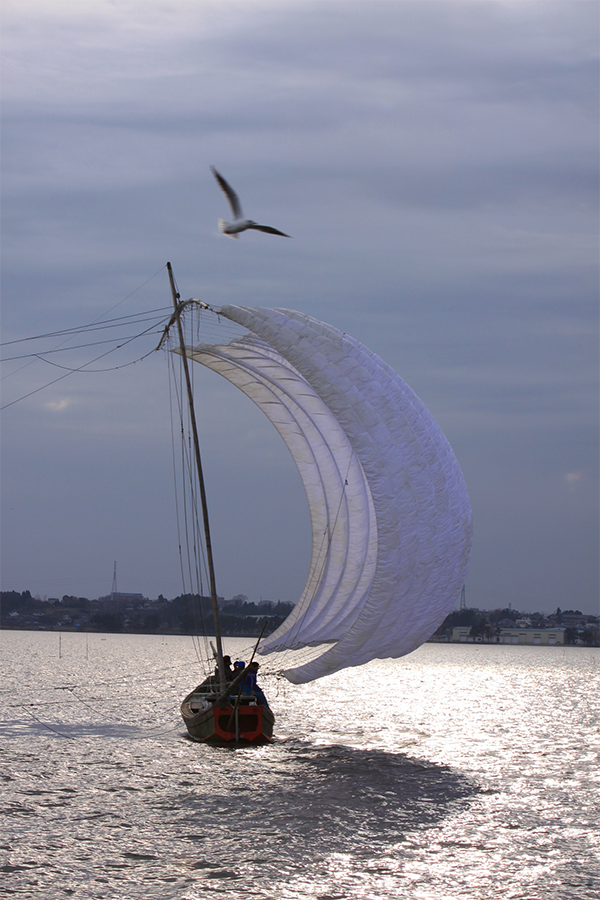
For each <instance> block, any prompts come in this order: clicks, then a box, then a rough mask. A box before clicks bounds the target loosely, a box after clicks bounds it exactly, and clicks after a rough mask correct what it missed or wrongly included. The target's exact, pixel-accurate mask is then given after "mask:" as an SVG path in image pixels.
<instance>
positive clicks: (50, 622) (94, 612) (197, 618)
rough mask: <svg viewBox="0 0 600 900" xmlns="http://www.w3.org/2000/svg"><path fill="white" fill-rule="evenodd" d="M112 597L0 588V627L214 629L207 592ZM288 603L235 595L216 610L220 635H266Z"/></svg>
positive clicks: (145, 630) (162, 631)
mask: <svg viewBox="0 0 600 900" xmlns="http://www.w3.org/2000/svg"><path fill="white" fill-rule="evenodd" d="M120 597H121V595H117V597H116V598H115V599H112V598H110V597H104V598H101V599H99V600H88V599H87V597H72V596H69V595H65V596H63V597H62V598H60V599H59V598H58V597H49V598H44V599H42V598H40V597H33V596H32V595H31V593H30V592H29V591H23V592H22V593H18V592H17V591H2V592H1V593H0V613H1V627H2V628H4V629H10V628H20V629H31V630H42V631H67V630H72V631H75V630H77V631H102V632H110V633H114V632H127V633H133V634H138V633H139V634H213V633H214V620H213V613H212V607H211V603H210V598H209V597H201V596H199V595H192V594H182V595H180V596H178V597H175V598H174V599H173V600H166V599H165V598H164V597H163V596H162V594H161V595H160V596H159V598H158V600H146V599H144V598H141V599H140V600H131V599H127V595H124V597H125V599H120ZM293 608H294V607H293V604H292V603H282V602H281V601H278V602H277V603H271V602H268V601H267V602H263V603H250V602H248V601H247V599H244V600H242V599H237V600H235V601H234V602H232V603H231V604H230V605H228V606H225V607H224V608H222V609H221V610H220V616H219V618H220V622H221V630H222V633H223V634H224V635H225V636H230V637H233V636H236V635H239V636H240V637H242V636H243V637H252V636H255V635H258V634H260V631H261V629H262V627H263V624H264V622H265V620H266V622H267V625H266V628H265V634H271V633H272V632H273V631H275V629H276V628H279V626H280V625H281V623H282V622H283V621H284V620H285V619H286V618H287V616H288V615H289V614H290V612H291V611H292V609H293Z"/></svg>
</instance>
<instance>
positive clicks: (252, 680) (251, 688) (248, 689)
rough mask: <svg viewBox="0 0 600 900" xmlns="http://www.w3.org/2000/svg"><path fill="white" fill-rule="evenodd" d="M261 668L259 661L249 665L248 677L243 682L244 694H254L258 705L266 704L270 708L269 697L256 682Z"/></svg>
mask: <svg viewBox="0 0 600 900" xmlns="http://www.w3.org/2000/svg"><path fill="white" fill-rule="evenodd" d="M259 668H260V666H259V664H258V663H257V662H252V663H250V665H249V667H248V669H249V671H248V672H247V674H246V677H245V678H244V681H243V682H242V694H254V696H255V697H256V702H257V703H258V705H259V706H266V707H267V709H268V708H269V704H268V703H267V698H266V697H265V695H264V694H263V692H262V690H261V688H259V686H258V684H257V683H256V676H257V674H258V670H259Z"/></svg>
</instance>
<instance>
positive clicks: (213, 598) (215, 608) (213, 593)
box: [167, 262, 225, 692]
mask: <svg viewBox="0 0 600 900" xmlns="http://www.w3.org/2000/svg"><path fill="white" fill-rule="evenodd" d="M167 272H168V273H169V282H170V284H171V294H172V295H173V306H174V307H175V312H176V313H178V312H179V308H180V303H179V300H180V296H179V294H178V292H177V288H176V287H175V279H174V277H173V269H172V268H171V263H170V262H168V263H167ZM175 318H176V319H177V331H178V334H179V347H180V349H181V359H182V363H183V372H184V376H185V384H186V388H187V394H188V404H189V409H190V422H191V425H192V439H193V443H194V454H195V458H196V471H197V474H198V486H199V488H200V505H201V506H202V520H203V524H204V539H205V543H206V559H207V563H208V577H209V581H210V603H211V607H212V613H213V620H214V623H215V643H216V645H217V667H218V671H219V684H220V690H221V692H223V691H224V690H225V665H224V663H223V643H222V641H221V622H220V619H219V604H218V601H217V583H216V580H215V567H214V562H213V554H212V543H211V539H210V524H209V521H208V505H207V502H206V491H205V488H204V475H203V473H202V460H201V459H200V443H199V441H198V428H197V426H196V413H195V409H194V395H193V393H192V383H191V380H190V371H189V366H188V358H187V355H186V352H185V341H184V339H183V327H182V324H181V316H179V315H176V317H175Z"/></svg>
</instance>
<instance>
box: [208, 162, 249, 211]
mask: <svg viewBox="0 0 600 900" xmlns="http://www.w3.org/2000/svg"><path fill="white" fill-rule="evenodd" d="M210 171H211V172H212V173H213V175H214V176H215V178H216V179H217V181H218V183H219V187H220V188H221V190H222V191H223V193H224V194H225V196H226V197H227V199H228V200H229V205H230V207H231V212H232V213H233V215H234V216H235V218H236V219H243V218H244V214H243V212H242V207H241V206H240V201H239V198H238V195H237V194H236V192H235V191H234V190H233V188H232V187H231V185H229V184H227V182H226V181H225V179H224V178H223V176H222V175H219V173H218V172H217V170H216V169H215V167H214V166H211V167H210Z"/></svg>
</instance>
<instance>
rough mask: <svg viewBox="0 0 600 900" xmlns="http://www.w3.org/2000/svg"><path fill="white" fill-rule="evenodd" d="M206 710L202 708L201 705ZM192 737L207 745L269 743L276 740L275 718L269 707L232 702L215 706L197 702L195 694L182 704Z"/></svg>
mask: <svg viewBox="0 0 600 900" xmlns="http://www.w3.org/2000/svg"><path fill="white" fill-rule="evenodd" d="M199 705H200V706H201V707H204V708H198V706H199ZM181 715H182V718H183V721H184V722H185V726H186V728H187V730H188V734H189V736H190V737H191V738H192V739H193V740H195V741H200V742H201V743H207V744H268V743H270V742H271V740H272V739H273V725H274V722H275V716H274V715H273V713H272V712H271V710H270V709H269V707H268V706H259V705H250V704H246V703H240V705H239V706H238V708H237V710H235V709H234V707H233V706H231V705H230V704H229V703H223V704H222V705H220V706H213V705H211V704H210V703H208V702H206V701H205V702H204V703H202V704H198V703H197V702H194V699H193V693H192V694H188V696H187V697H186V698H185V700H184V701H183V703H182V704H181Z"/></svg>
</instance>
